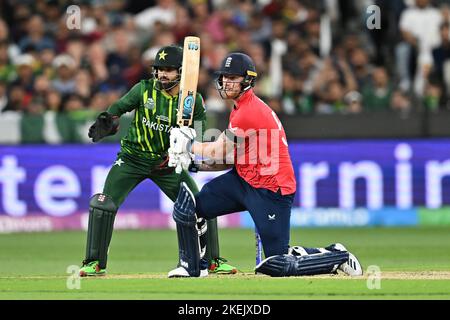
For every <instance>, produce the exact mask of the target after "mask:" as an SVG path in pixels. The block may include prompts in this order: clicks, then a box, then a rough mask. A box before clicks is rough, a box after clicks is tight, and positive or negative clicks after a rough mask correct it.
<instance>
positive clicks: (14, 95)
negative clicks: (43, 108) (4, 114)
mask: <svg viewBox="0 0 450 320" xmlns="http://www.w3.org/2000/svg"><path fill="white" fill-rule="evenodd" d="M30 100H31V95H27V93H26V92H25V90H24V88H23V87H22V86H21V85H11V86H10V88H9V94H8V104H7V105H6V107H5V108H4V109H3V111H23V110H24V107H25V106H26V105H27V104H28V103H29V102H30Z"/></svg>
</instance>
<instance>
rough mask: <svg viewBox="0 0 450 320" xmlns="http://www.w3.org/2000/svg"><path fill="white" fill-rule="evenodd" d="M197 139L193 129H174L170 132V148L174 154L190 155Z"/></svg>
mask: <svg viewBox="0 0 450 320" xmlns="http://www.w3.org/2000/svg"><path fill="white" fill-rule="evenodd" d="M195 137H196V132H195V130H194V129H192V128H189V127H181V128H172V130H170V148H171V149H172V153H190V152H191V147H192V144H193V143H194V139H195Z"/></svg>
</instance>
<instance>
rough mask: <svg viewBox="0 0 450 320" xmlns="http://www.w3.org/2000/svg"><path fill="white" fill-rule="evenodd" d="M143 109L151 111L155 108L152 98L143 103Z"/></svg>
mask: <svg viewBox="0 0 450 320" xmlns="http://www.w3.org/2000/svg"><path fill="white" fill-rule="evenodd" d="M144 107H145V108H147V109H150V110H152V109H153V108H154V107H155V101H153V99H152V98H148V99H147V102H146V103H144Z"/></svg>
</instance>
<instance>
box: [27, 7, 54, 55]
mask: <svg viewBox="0 0 450 320" xmlns="http://www.w3.org/2000/svg"><path fill="white" fill-rule="evenodd" d="M30 45H32V46H33V47H34V48H36V50H37V51H41V50H42V49H44V48H53V47H54V42H53V40H52V39H51V38H50V37H47V36H46V35H45V25H44V20H43V19H42V17H41V16H39V15H33V16H32V17H31V18H30V20H29V21H28V22H27V36H26V37H25V38H23V39H22V40H21V41H20V42H19V47H20V49H21V50H24V49H25V48H27V47H29V46H30Z"/></svg>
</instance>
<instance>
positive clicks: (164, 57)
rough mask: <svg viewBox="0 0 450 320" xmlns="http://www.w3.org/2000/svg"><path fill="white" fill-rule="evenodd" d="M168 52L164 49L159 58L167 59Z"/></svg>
mask: <svg viewBox="0 0 450 320" xmlns="http://www.w3.org/2000/svg"><path fill="white" fill-rule="evenodd" d="M166 56H167V53H166V52H165V51H164V50H163V51H161V52H160V53H159V60H166Z"/></svg>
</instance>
